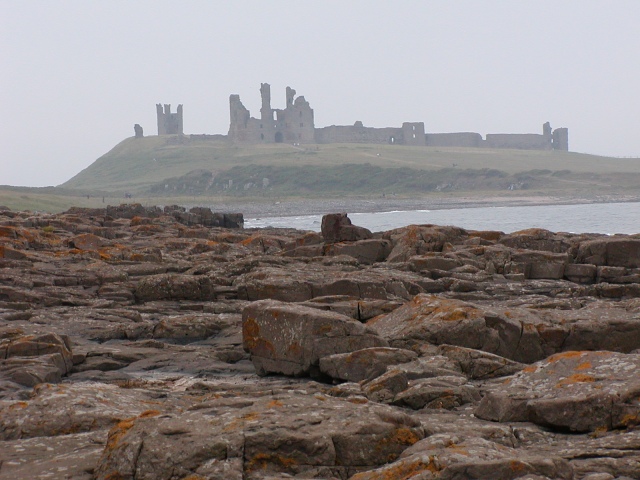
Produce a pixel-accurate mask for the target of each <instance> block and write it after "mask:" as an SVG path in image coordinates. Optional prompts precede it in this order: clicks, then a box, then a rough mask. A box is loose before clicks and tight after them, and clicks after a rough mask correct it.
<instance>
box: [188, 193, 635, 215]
mask: <svg viewBox="0 0 640 480" xmlns="http://www.w3.org/2000/svg"><path fill="white" fill-rule="evenodd" d="M631 202H640V197H637V196H624V195H620V196H614V195H607V196H606V197H605V196H598V197H565V198H563V197H554V196H523V197H513V198H504V197H499V196H487V197H473V196H464V197H455V198H453V197H452V198H442V197H439V198H420V199H408V198H393V197H391V198H389V197H386V198H344V199H336V198H331V199H307V200H303V199H300V200H283V201H269V202H268V203H267V202H264V203H262V202H257V201H255V202H225V203H220V204H215V205H198V206H209V207H210V208H212V210H215V211H227V212H229V211H237V212H241V213H242V214H243V215H244V217H245V219H246V218H271V217H291V216H306V215H324V214H327V213H337V212H346V213H375V212H393V211H412V210H448V209H459V208H483V207H524V206H541V205H588V204H597V203H631Z"/></svg>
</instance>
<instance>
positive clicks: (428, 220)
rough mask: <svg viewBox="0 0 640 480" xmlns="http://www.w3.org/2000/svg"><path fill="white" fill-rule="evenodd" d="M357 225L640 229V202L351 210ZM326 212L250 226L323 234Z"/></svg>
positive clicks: (262, 220) (375, 229) (256, 221)
mask: <svg viewBox="0 0 640 480" xmlns="http://www.w3.org/2000/svg"><path fill="white" fill-rule="evenodd" d="M349 218H350V219H351V222H352V223H353V224H354V225H358V226H361V227H365V228H368V229H369V230H371V231H372V232H380V231H385V230H391V229H394V228H400V227H404V226H407V225H412V224H434V225H454V226H456V227H462V228H465V229H467V230H499V231H502V232H504V233H511V232H516V231H519V230H524V229H527V228H544V229H546V230H551V231H552V232H570V233H604V234H609V235H613V234H616V233H626V234H634V233H640V202H626V203H590V204H579V205H536V206H518V207H478V208H450V209H438V210H407V211H392V212H375V213H349ZM321 220H322V215H300V216H287V217H261V218H245V224H244V226H245V228H264V227H283V228H296V229H300V230H312V231H316V232H319V231H320V224H321Z"/></svg>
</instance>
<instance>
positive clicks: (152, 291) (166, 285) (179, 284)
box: [134, 273, 216, 302]
mask: <svg viewBox="0 0 640 480" xmlns="http://www.w3.org/2000/svg"><path fill="white" fill-rule="evenodd" d="M134 295H135V297H136V300H137V301H139V302H148V301H153V300H214V299H215V297H216V294H215V284H214V283H213V282H212V280H211V278H209V277H207V276H204V275H178V274H172V273H168V274H161V275H150V276H148V277H145V278H143V279H142V280H140V281H139V282H138V284H137V286H136V289H135V292H134Z"/></svg>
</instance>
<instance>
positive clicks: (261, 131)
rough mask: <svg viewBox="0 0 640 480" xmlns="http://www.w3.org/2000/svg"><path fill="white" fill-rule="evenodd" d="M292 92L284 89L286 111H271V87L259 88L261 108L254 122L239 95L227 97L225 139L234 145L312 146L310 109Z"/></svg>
mask: <svg viewBox="0 0 640 480" xmlns="http://www.w3.org/2000/svg"><path fill="white" fill-rule="evenodd" d="M295 95H296V91H295V90H294V89H292V88H291V87H287V89H286V107H285V108H284V109H274V108H271V86H270V85H269V84H268V83H263V84H261V85H260V96H261V98H262V107H261V108H260V118H254V117H252V116H251V115H250V113H249V110H247V109H246V108H245V106H244V105H243V104H242V102H241V101H240V96H239V95H231V96H230V97H229V109H230V115H231V123H230V125H229V139H230V140H231V141H233V142H236V143H251V144H256V143H315V125H314V119H313V109H312V108H311V106H310V105H309V102H307V101H306V100H305V98H304V97H302V96H300V97H297V98H296V96H295Z"/></svg>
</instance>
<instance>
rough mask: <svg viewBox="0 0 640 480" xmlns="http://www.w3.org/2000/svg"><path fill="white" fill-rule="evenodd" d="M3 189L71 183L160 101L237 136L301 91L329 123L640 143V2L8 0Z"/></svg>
mask: <svg viewBox="0 0 640 480" xmlns="http://www.w3.org/2000/svg"><path fill="white" fill-rule="evenodd" d="M0 60H1V64H0V65H1V66H2V67H1V68H0V100H1V101H0V105H1V106H2V117H1V118H2V121H1V123H0V142H1V144H0V145H1V147H2V150H1V154H0V155H1V156H0V185H1V184H5V185H6V184H9V185H28V186H45V185H58V184H60V183H63V182H65V181H66V180H68V179H69V178H71V177H72V176H73V175H75V174H76V173H78V172H79V171H80V170H82V169H84V168H86V167H87V166H89V165H90V164H91V163H92V162H94V161H95V160H96V159H97V158H98V157H100V156H101V155H103V154H104V153H106V152H107V151H109V150H110V149H111V148H112V147H113V146H115V145H116V144H117V143H118V142H120V141H122V140H123V139H125V138H126V137H129V136H132V135H133V125H134V124H135V123H139V124H141V125H142V126H143V128H144V133H145V135H156V134H157V127H156V113H155V104H156V103H170V104H171V105H172V107H173V109H174V110H173V111H175V107H176V106H177V105H178V104H179V103H182V104H183V105H184V130H185V133H227V131H228V128H229V107H228V102H229V95H230V94H232V93H237V94H240V98H241V100H242V101H243V103H244V105H245V106H246V107H247V108H248V109H249V110H251V113H252V115H253V116H258V115H259V108H260V94H259V88H260V83H261V82H267V83H270V84H271V97H272V107H273V108H284V104H285V93H284V92H285V88H286V86H288V85H289V86H291V87H292V88H295V89H296V90H297V92H298V95H304V96H305V98H306V99H307V100H308V101H309V102H310V104H311V107H312V108H313V109H314V111H315V121H316V126H318V127H322V126H326V125H334V124H335V125H351V124H353V123H354V122H355V121H356V120H360V121H362V122H363V123H364V125H365V126H372V127H385V126H400V125H401V123H402V122H403V121H424V122H425V127H426V130H427V132H434V133H435V132H459V131H473V132H478V133H481V134H482V135H483V136H484V135H485V134H487V133H541V129H542V124H543V123H544V122H546V121H549V122H551V125H552V127H553V128H557V127H568V128H569V148H570V150H572V151H577V152H586V153H594V154H604V155H611V156H640V122H639V117H640V93H639V90H640V1H638V0H628V1H624V0H617V1H616V0H613V1H611V0H602V1H589V0H574V1H570V0H566V1H564V0H549V1H546V0H518V1H514V0H503V1H494V0H483V1H476V0H469V1H462V0H461V1H430V0H415V1H403V0H394V1H391V0H389V1H382V0H363V1H357V0H336V1H334V0H322V1H316V2H311V1H300V0H296V1H278V0H275V1H274V0H271V1H264V0H256V1H179V2H178V1H175V0H171V1H162V0H153V1H151V0H136V1H135V2H133V1H126V2H125V1H119V0H108V1H87V0H67V1H65V0H55V1H33V0H15V1H14V0H0Z"/></svg>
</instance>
